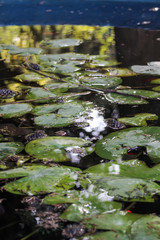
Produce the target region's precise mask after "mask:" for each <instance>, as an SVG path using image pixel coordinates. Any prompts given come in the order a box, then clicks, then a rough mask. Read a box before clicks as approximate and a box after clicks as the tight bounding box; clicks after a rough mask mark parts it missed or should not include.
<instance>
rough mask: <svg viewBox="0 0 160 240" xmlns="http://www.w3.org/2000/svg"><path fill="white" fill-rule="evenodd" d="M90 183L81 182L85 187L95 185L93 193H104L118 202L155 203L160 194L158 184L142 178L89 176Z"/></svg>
mask: <svg viewBox="0 0 160 240" xmlns="http://www.w3.org/2000/svg"><path fill="white" fill-rule="evenodd" d="M88 179H89V180H88V183H87V182H86V180H84V181H83V179H82V181H81V184H82V185H84V186H85V187H87V186H88V187H89V186H90V185H91V184H93V187H92V191H93V192H100V191H101V193H103V194H102V195H104V196H105V195H106V196H108V198H109V197H110V199H112V200H117V201H137V202H154V198H153V196H154V195H155V194H158V193H160V187H159V185H158V184H156V183H154V182H151V181H149V180H143V179H141V178H130V177H118V176H116V175H114V176H102V175H97V174H93V173H92V174H91V173H90V174H89V176H88Z"/></svg>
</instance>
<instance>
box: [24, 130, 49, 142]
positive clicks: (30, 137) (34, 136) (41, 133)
mask: <svg viewBox="0 0 160 240" xmlns="http://www.w3.org/2000/svg"><path fill="white" fill-rule="evenodd" d="M43 137H47V134H46V133H45V131H43V130H37V131H35V132H33V133H30V134H28V135H27V136H25V140H26V143H28V142H30V141H32V140H36V139H38V138H43Z"/></svg>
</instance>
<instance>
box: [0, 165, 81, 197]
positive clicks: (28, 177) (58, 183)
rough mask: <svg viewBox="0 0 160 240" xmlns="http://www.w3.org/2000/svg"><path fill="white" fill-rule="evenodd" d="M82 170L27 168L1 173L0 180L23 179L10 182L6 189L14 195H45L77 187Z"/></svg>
mask: <svg viewBox="0 0 160 240" xmlns="http://www.w3.org/2000/svg"><path fill="white" fill-rule="evenodd" d="M79 172H80V169H78V168H73V167H70V168H69V167H65V166H61V167H58V166H54V167H47V166H41V165H38V166H36V165H32V166H25V167H23V168H16V169H11V170H7V171H3V172H0V178H3V179H6V178H15V177H23V178H20V179H18V180H16V181H13V182H10V183H8V184H6V185H5V186H4V189H5V190H6V191H8V192H11V193H14V194H28V195H34V194H44V193H49V192H54V191H57V190H64V189H66V190H67V189H70V188H72V187H74V186H75V183H76V180H77V178H78V173H79Z"/></svg>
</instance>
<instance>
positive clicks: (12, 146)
mask: <svg viewBox="0 0 160 240" xmlns="http://www.w3.org/2000/svg"><path fill="white" fill-rule="evenodd" d="M23 148H24V146H23V144H22V143H20V142H0V160H3V159H5V158H7V157H8V156H12V155H15V154H17V153H19V152H21V151H22V150H23Z"/></svg>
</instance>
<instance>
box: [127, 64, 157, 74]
mask: <svg viewBox="0 0 160 240" xmlns="http://www.w3.org/2000/svg"><path fill="white" fill-rule="evenodd" d="M131 69H132V71H133V72H135V73H140V74H151V75H160V69H159V66H156V65H155V66H153V65H150V66H147V65H133V66H132V67H131Z"/></svg>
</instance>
